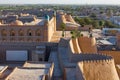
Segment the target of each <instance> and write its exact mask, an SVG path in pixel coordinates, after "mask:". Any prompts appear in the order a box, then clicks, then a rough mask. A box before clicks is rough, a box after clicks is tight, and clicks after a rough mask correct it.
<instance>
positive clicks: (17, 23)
mask: <svg viewBox="0 0 120 80" xmlns="http://www.w3.org/2000/svg"><path fill="white" fill-rule="evenodd" d="M11 25H23V23H22V21H19V20H16V21H13V22H12V23H11Z"/></svg>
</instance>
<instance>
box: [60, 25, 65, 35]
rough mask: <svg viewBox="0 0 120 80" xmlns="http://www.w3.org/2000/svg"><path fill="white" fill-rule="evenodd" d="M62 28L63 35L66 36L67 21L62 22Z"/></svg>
mask: <svg viewBox="0 0 120 80" xmlns="http://www.w3.org/2000/svg"><path fill="white" fill-rule="evenodd" d="M61 29H62V37H64V36H65V29H66V25H65V23H61Z"/></svg>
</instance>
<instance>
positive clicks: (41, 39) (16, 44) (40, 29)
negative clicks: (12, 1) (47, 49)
mask: <svg viewBox="0 0 120 80" xmlns="http://www.w3.org/2000/svg"><path fill="white" fill-rule="evenodd" d="M14 17H16V16H14ZM24 18H25V19H27V18H29V17H27V16H26V17H25V16H24ZM11 19H13V18H11ZM14 19H15V20H14ZM14 19H13V21H12V22H10V23H1V24H0V43H3V44H1V46H0V53H1V57H0V60H1V61H8V60H7V56H8V55H6V54H7V51H9V50H12V51H16V50H17V51H18V53H19V52H20V51H24V50H26V51H27V53H25V54H26V55H27V57H26V59H27V60H31V59H32V56H31V54H32V50H35V47H36V46H38V45H41V44H42V45H45V46H46V45H50V46H52V45H54V44H51V43H48V42H50V41H51V38H52V36H53V34H54V32H55V31H56V16H52V17H51V18H50V17H49V16H48V15H47V16H45V17H44V18H42V19H33V21H32V22H29V21H28V22H25V23H23V22H22V21H20V20H18V19H19V18H17V20H16V18H14ZM28 20H29V19H28ZM16 54H17V53H16ZM25 54H20V55H21V57H22V56H24V55H25ZM11 55H13V57H14V58H15V55H14V54H11ZM20 55H19V56H20ZM13 57H12V58H13ZM14 61H15V60H14ZM18 61H19V60H18Z"/></svg>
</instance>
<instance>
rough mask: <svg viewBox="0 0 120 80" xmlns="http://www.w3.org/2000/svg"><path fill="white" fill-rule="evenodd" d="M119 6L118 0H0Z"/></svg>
mask: <svg viewBox="0 0 120 80" xmlns="http://www.w3.org/2000/svg"><path fill="white" fill-rule="evenodd" d="M53 3H55V4H114V5H115V4H116V5H118V4H120V0H0V4H53Z"/></svg>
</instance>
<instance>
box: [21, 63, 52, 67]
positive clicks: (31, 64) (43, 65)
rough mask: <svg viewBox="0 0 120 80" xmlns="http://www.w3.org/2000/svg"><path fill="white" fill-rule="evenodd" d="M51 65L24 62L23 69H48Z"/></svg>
mask: <svg viewBox="0 0 120 80" xmlns="http://www.w3.org/2000/svg"><path fill="white" fill-rule="evenodd" d="M51 66H52V63H49V62H25V64H24V65H23V67H31V68H50V67H51Z"/></svg>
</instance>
